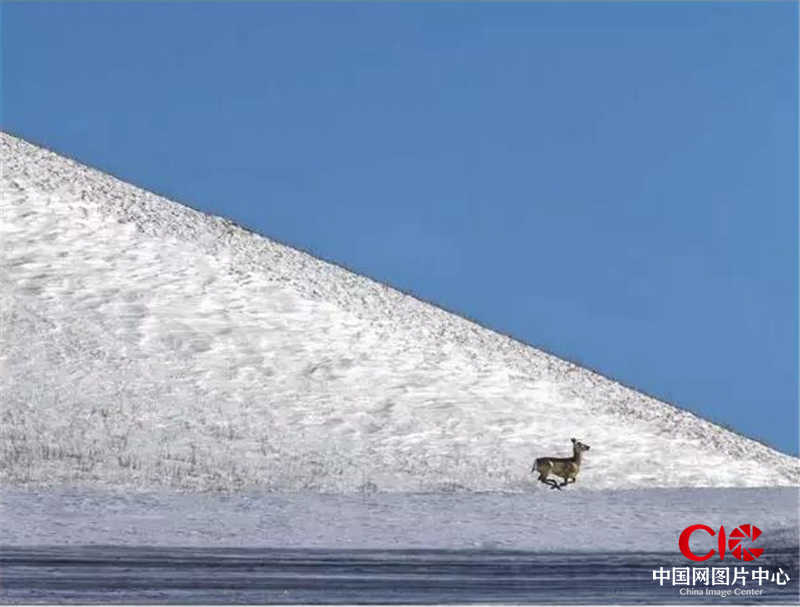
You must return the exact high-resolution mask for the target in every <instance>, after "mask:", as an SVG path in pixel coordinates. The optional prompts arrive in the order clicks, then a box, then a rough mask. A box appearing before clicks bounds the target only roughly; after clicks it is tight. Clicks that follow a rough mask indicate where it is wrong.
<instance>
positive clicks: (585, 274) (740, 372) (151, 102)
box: [1, 2, 798, 454]
mask: <svg viewBox="0 0 800 607" xmlns="http://www.w3.org/2000/svg"><path fill="white" fill-rule="evenodd" d="M797 11H798V5H797V3H794V2H786V3H766V2H759V3H738V2H737V3H723V2H714V3H688V2H675V3H651V2H639V3H634V2H621V3H609V4H582V3H558V4H548V3H539V2H531V3H524V2H518V3H489V2H484V3H469V4H464V3H457V2H442V3H425V2H417V3H408V4H402V5H401V4H397V3H389V2H381V3H364V2H352V3H321V2H318V3H283V2H269V3H267V2H264V3H260V2H244V3H211V2H202V3H201V2H177V3H163V4H162V3H144V2H138V3H122V2H114V3H112V2H89V3H77V2H74V3H73V2H63V3H53V4H50V3H44V2H37V3H27V4H24V3H5V4H3V6H2V17H1V18H2V45H3V58H2V60H3V65H2V67H3V74H2V75H3V79H2V108H1V109H2V125H3V128H4V129H5V130H8V131H10V132H12V133H15V134H17V135H20V136H22V137H25V138H27V139H29V140H31V141H34V142H36V143H40V144H44V145H46V146H48V147H51V148H53V149H55V150H56V151H58V152H61V153H64V154H67V155H70V156H72V157H75V158H77V159H79V160H81V161H83V162H85V163H88V164H90V165H94V166H97V167H99V168H101V169H103V170H106V171H109V172H111V173H113V174H115V175H117V176H119V177H121V178H123V179H125V180H128V181H131V182H133V183H136V184H138V185H141V186H143V187H146V188H149V189H151V190H154V191H156V192H159V193H161V194H164V195H167V196H169V197H172V198H174V199H177V200H180V201H184V202H187V203H190V204H191V205H192V206H195V207H197V208H200V209H204V210H207V211H210V212H213V213H219V214H222V215H225V216H228V217H231V218H233V219H235V220H236V221H238V222H239V223H242V224H244V225H246V226H248V227H250V228H253V229H255V230H257V231H259V232H261V233H263V234H266V235H268V236H271V237H274V238H277V239H278V240H280V241H283V242H286V243H289V244H292V245H295V246H298V247H301V248H303V249H306V250H309V251H311V252H313V253H315V254H317V255H319V256H321V257H324V258H326V259H330V260H333V261H336V262H338V263H341V264H344V265H346V266H347V267H350V268H351V269H354V270H356V271H359V272H362V273H366V274H368V275H370V276H372V277H375V278H377V279H379V280H382V281H385V282H388V283H390V284H392V285H394V286H396V287H399V288H402V289H405V290H409V291H412V292H413V293H415V294H417V295H419V296H421V297H422V298H425V299H428V300H430V301H433V302H436V303H439V304H440V305H443V306H444V307H446V308H449V309H451V310H454V311H458V312H460V313H462V314H465V315H467V316H469V317H471V318H474V319H476V320H478V321H479V322H481V323H483V324H485V325H488V326H490V327H493V328H496V329H498V330H500V331H503V332H506V333H510V334H512V335H514V336H515V337H517V338H519V339H521V340H523V341H526V342H528V343H531V344H533V345H537V346H540V347H543V348H545V349H547V350H549V351H551V352H553V353H556V354H558V355H560V356H563V357H566V358H568V359H571V360H574V361H576V362H579V363H581V364H584V365H587V366H590V367H592V368H595V369H597V370H599V371H601V372H602V373H604V374H606V375H608V376H610V377H613V378H615V379H618V380H620V381H622V382H624V383H626V384H629V385H632V386H635V387H637V388H639V389H642V390H644V391H646V392H649V393H651V394H653V395H656V396H658V397H661V398H664V399H667V400H669V401H671V402H674V403H676V404H678V405H681V406H683V407H686V408H688V409H691V410H693V411H696V412H698V413H700V414H701V415H703V416H705V417H708V418H710V419H712V420H714V421H717V422H722V423H725V424H728V425H730V426H732V427H734V428H735V429H737V430H739V431H741V432H744V433H746V434H749V435H751V436H754V437H757V438H760V439H762V440H765V441H767V442H768V443H770V444H772V445H774V446H776V447H778V448H780V449H781V450H784V451H787V452H791V453H794V454H797V452H798V436H797V427H798V383H797V381H798V380H797V367H798V354H797V338H798V319H797V308H798V262H797V260H798V237H797V230H798V208H797V197H798V185H797V183H798V182H797V168H796V167H797V163H798V152H797V132H798V116H797V106H798V93H797V90H798V78H797V68H798V66H797V57H798V48H797V38H798V26H797V23H798V19H797V17H798V15H797Z"/></svg>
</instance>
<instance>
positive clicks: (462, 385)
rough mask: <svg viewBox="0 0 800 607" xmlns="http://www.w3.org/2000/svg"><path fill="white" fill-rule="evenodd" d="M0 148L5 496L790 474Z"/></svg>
mask: <svg viewBox="0 0 800 607" xmlns="http://www.w3.org/2000/svg"><path fill="white" fill-rule="evenodd" d="M0 144H1V147H2V153H1V155H0V160H1V161H2V183H0V193H1V194H2V202H0V414H1V415H2V419H1V420H0V444H1V445H2V446H1V447H0V448H2V453H1V454H0V480H1V481H2V482H3V483H4V484H5V485H6V486H9V485H37V484H46V485H53V484H58V483H70V484H73V485H74V484H76V483H77V484H82V485H85V486H93V487H103V486H105V487H113V486H117V487H138V488H140V489H147V488H153V487H159V486H161V487H173V488H178V489H182V490H241V489H246V488H258V489H266V490H273V491H294V490H312V491H324V492H352V491H361V492H368V491H374V490H380V491H406V492H407V491H412V492H414V491H459V490H468V491H487V490H488V491H498V490H499V491H523V490H529V489H531V488H532V487H533V486H535V485H533V484H532V479H533V477H532V476H531V475H530V472H529V470H530V465H531V461H532V459H533V458H534V457H537V456H541V455H567V454H568V453H569V451H570V445H569V438H570V437H572V436H576V437H579V438H580V439H581V440H583V441H584V442H586V443H588V444H589V445H591V446H592V449H591V451H589V452H588V453H586V454H585V459H584V464H583V468H582V470H581V473H580V476H579V479H578V483H577V485H576V486H573V487H570V488H569V491H573V490H576V489H577V490H581V489H582V488H589V489H600V488H611V487H614V488H635V487H689V486H691V487H700V486H708V487H726V486H779V485H796V484H798V483H799V482H800V470H799V467H798V460H797V459H796V458H793V457H790V456H788V455H785V454H782V453H779V452H777V451H775V450H773V449H770V448H769V447H766V446H764V445H762V444H760V443H757V442H755V441H753V440H750V439H747V438H744V437H742V436H739V435H737V434H735V433H732V432H730V431H728V430H726V429H723V428H721V427H719V426H717V425H714V424H712V423H710V422H708V421H705V420H703V419H700V418H698V417H697V416H695V415H693V414H691V413H689V412H687V411H684V410H680V409H677V408H675V407H673V406H670V405H668V404H666V403H663V402H660V401H658V400H655V399H653V398H650V397H648V396H646V395H643V394H641V393H638V392H636V391H635V390H632V389H629V388H627V387H624V386H622V385H620V384H618V383H616V382H614V381H612V380H609V379H607V378H604V377H602V376H600V375H598V374H596V373H593V372H591V371H589V370H587V369H583V368H581V367H579V366H577V365H575V364H572V363H570V362H567V361H564V360H561V359H558V358H556V357H554V356H552V355H549V354H547V353H544V352H542V351H540V350H537V349H535V348H532V347H529V346H527V345H524V344H522V343H520V342H517V341H515V340H513V339H511V338H509V337H506V336H503V335H500V334H497V333H495V332H493V331H490V330H488V329H486V328H482V327H480V326H478V325H476V324H474V323H472V322H469V321H468V320H465V319H463V318H461V317H458V316H456V315H454V314H451V313H448V312H446V311H444V310H442V309H440V308H437V307H435V306H433V305H430V304H427V303H424V302H421V301H419V300H417V299H415V298H413V297H410V296H408V295H405V294H403V293H401V292H399V291H396V290H394V289H391V288H389V287H387V286H385V285H382V284H380V283H377V282H375V281H372V280H370V279H368V278H365V277H362V276H358V275H356V274H353V273H351V272H349V271H347V270H345V269H343V268H341V267H338V266H335V265H332V264H329V263H326V262H324V261H321V260H319V259H315V258H314V257H312V256H310V255H307V254H305V253H303V252H300V251H297V250H295V249H292V248H290V247H287V246H283V245H280V244H277V243H276V242H274V241H272V240H270V239H268V238H265V237H262V236H260V235H257V234H254V233H252V232H249V231H247V230H244V229H242V228H240V227H237V226H236V225H234V224H233V223H232V222H230V221H228V220H225V219H222V218H219V217H213V216H210V215H206V214H203V213H200V212H197V211H194V210H192V209H189V208H187V207H185V206H182V205H180V204H177V203H174V202H170V201H168V200H165V199H163V198H160V197H158V196H156V195H154V194H152V193H148V192H146V191H143V190H141V189H138V188H136V187H133V186H131V185H128V184H126V183H124V182H121V181H119V180H117V179H115V178H113V177H111V176H108V175H105V174H102V173H100V172H98V171H96V170H93V169H90V168H87V167H85V166H82V165H80V164H78V163H76V162H73V161H71V160H68V159H66V158H63V157H60V156H58V155H56V154H53V153H51V152H49V151H46V150H43V149H41V148H39V147H36V146H33V145H31V144H29V143H26V142H24V141H22V140H20V139H18V138H15V137H13V136H10V135H7V134H1V135H0ZM757 405H758V404H757V403H754V408H755V407H757ZM536 488H537V490H539V489H540V490H542V491H547V488H546V487H544V486H543V485H538V487H536Z"/></svg>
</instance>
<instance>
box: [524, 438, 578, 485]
mask: <svg viewBox="0 0 800 607" xmlns="http://www.w3.org/2000/svg"><path fill="white" fill-rule="evenodd" d="M571 440H572V457H538V458H536V461H535V462H533V466H532V467H531V472H538V473H539V479H538V480H540V481H541V482H543V483H544V484H545V485H550V488H551V489H558V490H559V491H561V488H562V487H566V486H567V483H570V482H572V483H574V482H575V477H576V476H578V472H580V469H581V457H582V454H583V452H584V451H588V450H589V445H585V444H583V443H582V442H581V441H579V440H577V439H575V438H573V439H571ZM550 474H553V475H554V476H560V477H561V478H563V479H564V482H563V483H561V484H559V483H558V481H556V480H555V479H552V478H548V476H549V475H550Z"/></svg>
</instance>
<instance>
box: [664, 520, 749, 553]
mask: <svg viewBox="0 0 800 607" xmlns="http://www.w3.org/2000/svg"><path fill="white" fill-rule="evenodd" d="M698 531H703V532H705V533H708V534H709V535H711V536H712V537H714V536H716V537H717V548H718V550H709V551H708V552H707V553H706V554H695V553H694V552H692V550H691V548H689V539H690V538H691V537H692V534H693V533H695V532H698ZM760 535H761V529H759V528H758V527H756V526H755V525H751V524H747V525H739V526H738V527H736V529H734V530H733V531H731V533H730V535H729V536H728V537H727V538H726V535H725V527H724V526H720V528H719V530H718V531H714V530H713V529H712V528H711V527H709V526H708V525H689V526H688V527H686V529H684V530H683V531H681V534H680V536H678V547H679V548H680V549H681V554H683V556H685V557H686V558H687V559H689V560H690V561H707V560H708V559H710V558H711V557H712V556H714V555H715V554H717V555H718V556H719V560H721V561H723V560H725V552H726V539H727V549H728V550H730V554H731V555H732V556H733V558H735V559H738V560H740V561H754V560H755V559H757V558H758V557H760V556H761V555H762V554H764V549H763V548H758V547H754V546H748V545H747V544H746V543H745V540H749V541H750V542H753V541H755V540H756V539H758V537H759V536H760Z"/></svg>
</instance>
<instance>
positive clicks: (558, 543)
mask: <svg viewBox="0 0 800 607" xmlns="http://www.w3.org/2000/svg"><path fill="white" fill-rule="evenodd" d="M0 495H1V496H2V504H3V511H2V519H3V523H4V524H3V527H2V529H0V567H2V575H3V584H2V586H0V602H2V601H4V602H51V603H65V602H80V603H87V602H89V603H91V602H95V603H125V602H133V603H142V602H149V603H174V602H180V603H193V602H195V603H239V602H242V603H329V604H330V603H364V602H370V603H375V602H378V603H454V602H463V603H474V602H487V603H492V602H502V603H520V602H521V603H546V604H553V603H612V604H620V603H642V602H647V603H654V602H659V603H681V604H687V602H688V603H696V602H719V601H720V600H724V601H725V602H727V603H742V602H757V603H763V602H778V603H796V602H797V599H798V585H797V580H798V578H800V570H798V559H797V546H798V539H797V538H798V523H797V517H798V511H797V505H798V493H797V490H796V489H741V488H737V489H646V490H642V489H636V490H622V491H585V490H584V491H580V490H576V491H572V490H570V491H564V492H561V493H557V492H555V491H548V490H542V491H535V492H532V493H528V494H474V493H461V494H450V495H445V494H402V493H387V494H364V495H323V494H319V493H299V494H264V493H243V494H237V495H185V494H184V495H176V494H168V493H145V494H128V493H115V494H109V493H107V492H100V491H90V492H87V491H75V490H73V491H63V490H62V491H52V492H45V493H39V492H31V491H3V492H2V494H0ZM698 522H703V523H705V524H708V525H710V526H711V527H714V528H718V526H719V525H721V524H724V525H726V527H727V528H728V529H732V528H733V527H735V526H738V525H739V524H742V523H746V522H750V523H755V524H757V525H758V526H759V527H760V528H761V529H762V530H763V531H764V535H763V536H762V537H761V538H759V539H758V540H757V544H758V545H759V546H761V547H763V548H764V551H765V552H764V555H763V556H762V558H760V559H759V560H758V561H757V562H756V563H743V562H741V561H731V560H730V559H728V560H727V561H726V562H725V563H724V564H725V565H731V566H747V567H752V566H755V565H761V566H763V567H766V568H769V569H770V570H772V571H775V570H777V568H778V567H780V568H782V569H783V570H784V571H785V572H787V573H788V574H789V575H790V576H791V578H792V579H791V581H790V583H788V584H787V585H785V586H777V585H775V584H766V585H765V586H764V587H763V590H764V593H763V594H759V595H755V596H735V597H734V596H731V597H727V598H726V599H721V598H720V597H718V596H712V597H701V598H697V597H694V599H695V600H692V601H689V600H687V599H686V597H682V596H680V595H679V591H680V589H679V588H676V587H673V586H672V585H671V584H669V583H668V584H667V585H666V586H660V585H658V584H657V583H655V582H654V581H653V579H652V578H653V576H652V571H653V570H654V569H657V568H659V567H667V568H670V567H672V566H679V567H680V566H686V565H687V564H688V561H687V560H686V559H684V558H683V557H682V556H681V555H680V554H679V552H678V546H677V536H678V534H679V533H680V531H681V530H682V529H683V528H684V527H686V526H687V525H689V524H694V523H698ZM693 540H696V541H693V544H692V548H693V550H695V552H705V551H707V550H708V549H709V548H710V547H713V546H709V545H707V544H709V538H706V537H702V534H699V535H698V536H697V537H696V538H695V537H693ZM713 564H714V565H715V566H716V565H722V564H723V563H721V562H719V561H715V562H714V563H713ZM732 588H733V587H732V586H731V587H728V589H729V590H731V591H732ZM741 589H745V590H758V589H759V587H758V586H755V585H754V584H752V583H749V584H747V585H746V586H744V587H742V588H741Z"/></svg>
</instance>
